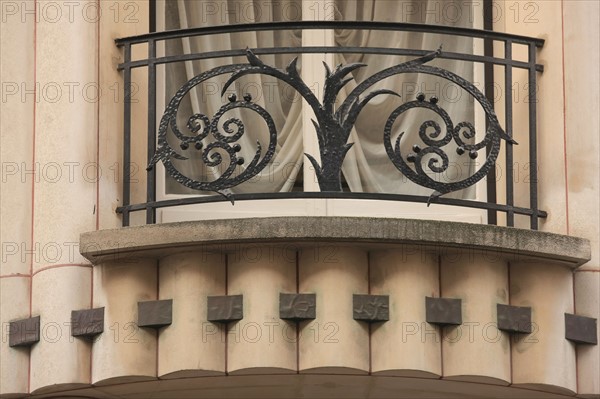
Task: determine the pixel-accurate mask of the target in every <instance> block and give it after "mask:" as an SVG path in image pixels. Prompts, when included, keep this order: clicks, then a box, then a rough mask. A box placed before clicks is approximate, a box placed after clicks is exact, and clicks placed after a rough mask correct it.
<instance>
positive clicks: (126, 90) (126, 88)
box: [122, 43, 131, 227]
mask: <svg viewBox="0 0 600 399" xmlns="http://www.w3.org/2000/svg"><path fill="white" fill-rule="evenodd" d="M123 57H124V60H123V61H124V64H125V67H124V69H123V105H124V109H123V206H124V207H125V208H124V210H123V219H122V225H123V227H125V226H129V210H128V209H127V208H126V207H127V206H128V205H130V204H131V181H130V180H131V68H130V67H129V63H130V62H131V43H126V44H125V45H124V50H123Z"/></svg>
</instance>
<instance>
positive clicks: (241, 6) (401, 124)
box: [165, 0, 474, 198]
mask: <svg viewBox="0 0 600 399" xmlns="http://www.w3.org/2000/svg"><path fill="white" fill-rule="evenodd" d="M334 4H335V7H334V10H335V18H336V19H338V20H349V21H353V20H363V21H390V22H413V23H431V24H445V25H451V26H463V27H471V26H472V24H473V18H474V16H473V12H472V10H467V9H466V8H465V7H470V6H469V5H468V4H467V3H466V2H465V1H463V0H413V1H412V2H407V1H395V0H336V2H335V3H334ZM301 6H302V4H301V0H282V1H277V2H265V1H262V0H241V1H240V0H229V1H227V0H222V1H213V0H211V1H201V0H194V1H184V0H168V1H167V2H166V13H165V16H166V28H167V29H176V28H186V27H196V26H211V25H212V26H215V25H226V24H234V23H249V22H268V21H282V20H291V19H293V20H300V19H301V18H302V15H301V8H302V7H301ZM457 10H458V12H457ZM329 11H330V12H331V10H329ZM335 41H336V44H337V45H339V46H343V47H349V46H356V47H388V48H390V47H391V48H410V49H426V50H435V49H437V48H438V47H439V46H440V45H442V46H443V50H444V51H455V52H465V53H470V52H472V49H473V43H472V40H470V39H468V38H460V37H449V36H441V35H434V34H422V33H413V32H390V31H367V30H354V29H352V30H336V32H335ZM281 46H301V32H292V31H279V32H269V31H267V32H246V33H243V34H222V35H218V36H200V37H195V38H187V39H180V40H177V41H172V43H171V42H169V43H167V53H174V54H176V53H178V52H179V53H182V52H183V53H189V52H206V51H212V50H223V49H226V48H234V49H243V48H245V47H249V48H264V47H281ZM293 56H294V55H290V54H285V55H274V56H273V55H272V56H261V57H260V58H261V59H262V60H263V61H264V62H265V63H267V64H269V65H275V66H277V67H279V68H282V67H284V66H285V65H287V63H288V62H289V61H290V60H291V58H292V57H293ZM412 58H415V57H401V56H381V55H370V54H363V55H360V54H336V63H349V62H362V63H365V64H367V66H366V67H364V68H361V69H358V70H356V71H355V72H354V77H355V80H354V81H353V82H350V83H349V84H348V85H347V87H346V88H345V92H343V93H341V96H342V97H343V95H344V93H346V94H347V93H349V92H350V91H351V90H352V89H353V88H354V87H355V86H356V83H360V82H361V81H362V80H364V79H365V78H367V77H369V76H370V75H372V74H374V73H376V72H378V71H380V70H382V69H384V68H387V67H390V66H393V65H396V64H398V63H401V62H404V61H408V60H410V59H412ZM244 62H246V60H245V59H244V58H242V57H240V58H237V57H236V58H235V59H234V58H231V57H230V58H219V59H213V60H202V61H195V62H187V63H185V65H183V64H182V63H178V64H170V65H169V66H168V67H167V68H168V69H167V90H166V93H167V97H168V98H170V96H172V95H173V94H174V92H175V91H176V90H177V89H178V88H179V87H180V86H181V85H183V84H184V83H185V82H186V81H187V80H189V79H191V78H192V77H193V76H195V75H197V74H199V73H201V72H203V71H207V70H209V69H211V68H214V67H216V66H219V65H226V64H231V63H244ZM431 64H432V65H436V66H440V67H442V68H446V69H449V70H451V71H453V72H455V73H457V74H458V75H460V76H462V77H464V78H465V79H467V80H470V81H472V80H473V68H472V64H471V63H468V62H458V61H449V60H434V61H433V62H432V63H431ZM299 65H301V62H300V63H299ZM319 67H320V66H319ZM228 77H229V76H227V75H223V76H222V77H221V78H220V79H212V80H211V83H210V84H208V83H207V84H206V85H203V86H200V87H198V88H197V89H196V90H194V91H192V92H191V93H190V95H189V96H187V97H188V98H186V99H185V101H184V102H183V103H182V106H181V109H180V111H179V114H180V115H182V116H183V118H182V119H181V120H180V121H179V125H180V126H185V122H186V120H187V119H186V118H187V117H189V116H190V115H192V114H193V113H197V112H202V113H203V114H206V115H208V116H209V117H210V116H212V115H213V114H214V113H215V112H216V111H217V110H218V109H219V107H221V105H223V104H224V103H225V102H226V101H227V98H226V97H227V96H224V97H221V96H220V91H221V90H220V89H221V88H222V84H223V83H224V82H225V81H226V80H227V78H228ZM237 88H238V89H239V90H238V92H239V93H240V94H241V92H243V91H248V92H250V93H251V94H253V97H254V99H253V100H254V101H255V102H256V103H258V104H260V105H261V106H263V107H265V108H266V109H267V111H268V112H269V113H270V114H271V116H272V117H273V119H274V121H275V124H276V126H277V128H278V132H279V133H278V148H277V152H276V156H275V158H274V161H273V163H272V165H271V167H269V168H267V169H266V170H265V171H263V173H261V174H260V175H259V176H257V177H256V178H254V179H252V180H251V181H249V182H247V183H244V184H242V185H240V186H238V187H236V188H234V189H233V190H232V191H233V192H238V193H239V192H274V191H290V190H291V189H292V188H293V186H294V181H295V179H296V178H297V177H300V176H301V174H298V173H297V172H298V171H299V170H300V165H302V163H303V161H304V159H303V158H304V155H303V152H304V151H303V148H302V131H301V129H302V128H305V129H314V128H313V126H304V127H303V126H302V124H301V120H302V118H301V108H302V107H301V101H300V97H299V96H297V95H294V92H293V91H292V90H291V88H289V87H287V86H286V85H285V84H282V83H280V82H278V81H277V80H275V79H273V78H270V77H268V76H262V75H250V76H247V77H244V78H242V79H240V81H239V84H238V86H237ZM377 88H386V89H391V90H394V91H396V92H397V93H399V94H401V96H402V98H400V99H398V98H397V97H393V96H387V95H386V96H379V97H376V98H374V99H373V100H371V102H370V103H369V104H368V105H367V106H366V107H365V108H364V109H363V111H362V112H361V114H360V117H359V118H358V120H357V123H356V125H355V128H354V129H353V131H352V133H351V136H350V139H349V141H350V142H353V143H354V146H353V148H352V149H351V150H350V152H349V153H348V155H347V157H346V160H345V162H344V165H343V174H344V178H345V180H346V182H347V184H348V186H349V188H350V190H351V191H355V192H360V191H364V192H386V193H404V194H415V195H429V194H430V193H431V191H432V190H431V189H429V188H425V187H420V186H417V185H415V184H414V183H412V182H410V181H409V180H408V179H406V178H405V177H404V176H402V174H401V173H400V172H399V171H398V170H396V168H395V167H394V166H393V164H392V163H391V161H390V160H389V159H388V157H387V155H386V154H385V149H384V146H383V127H384V125H385V121H386V120H387V117H388V116H389V115H390V114H391V113H392V111H393V110H394V109H395V108H396V107H398V106H399V105H400V104H402V103H403V102H406V101H412V100H414V97H415V96H416V93H417V92H424V93H425V94H426V95H427V98H429V97H431V96H434V95H435V96H437V97H439V99H440V102H439V104H440V105H441V106H443V107H444V108H445V109H446V111H448V113H449V114H450V116H451V117H452V118H453V120H454V122H455V124H456V123H458V122H460V121H465V120H466V121H473V116H474V115H473V114H474V113H473V107H474V105H473V102H472V101H468V100H467V99H466V97H465V96H464V93H462V94H463V95H462V101H455V100H456V97H457V95H458V94H456V93H457V89H456V88H453V87H449V84H448V82H447V81H444V80H441V79H439V78H436V77H432V76H429V75H423V76H421V75H415V74H412V75H411V74H404V75H399V76H395V77H391V78H388V79H385V80H384V81H382V82H380V83H379V84H377V85H376V86H375V87H373V89H377ZM207 93H208V94H207ZM449 93H452V95H451V96H450V95H449ZM240 94H238V95H240ZM319 97H320V96H319ZM167 100H168V99H167ZM230 114H231V115H230ZM432 114H433V112H431V111H427V110H418V109H417V110H415V109H413V110H411V111H409V112H407V115H406V117H404V118H401V119H398V121H397V123H396V124H395V125H394V131H395V134H393V135H392V137H396V136H397V135H398V134H399V133H400V132H405V136H404V139H403V141H402V149H403V154H407V153H408V152H410V151H411V149H410V147H411V146H412V144H415V143H419V138H418V129H419V126H420V124H421V123H422V122H424V121H425V120H427V119H434V120H438V121H439V122H440V124H441V120H440V119H439V118H436V115H435V114H433V115H432ZM228 116H232V117H233V116H235V117H238V118H240V119H242V120H243V121H244V124H245V125H246V127H247V129H246V134H245V135H244V137H242V139H240V141H239V143H240V144H241V146H242V148H243V150H242V156H244V158H245V159H246V160H249V159H251V158H252V156H253V154H254V149H255V147H256V140H260V141H261V143H262V144H263V147H265V146H266V144H267V142H268V135H267V129H266V128H265V127H264V126H265V125H264V124H263V123H262V122H261V119H260V118H256V117H255V116H254V115H252V114H251V112H248V113H244V114H242V113H240V112H233V111H232V112H230V113H229V114H228ZM256 126H261V127H262V128H261V129H258V130H257V129H256V128H255V127H256ZM441 126H442V129H443V133H442V134H444V133H445V129H444V125H443V124H441ZM315 137H316V136H315ZM448 147H449V149H448V150H447V151H446V152H447V153H448V155H449V158H450V162H451V165H452V168H451V170H449V171H448V173H446V174H443V175H437V176H433V175H432V177H434V178H436V179H445V180H446V181H456V180H462V179H464V178H465V177H467V175H468V174H469V173H470V172H471V170H472V167H473V165H472V163H471V161H470V160H469V158H468V157H464V156H463V157H460V158H459V156H458V155H457V154H456V153H455V152H454V151H453V149H452V147H451V145H448ZM244 151H245V152H244ZM185 155H186V156H191V157H196V158H195V159H196V160H198V162H184V163H181V164H178V165H177V167H178V168H179V169H180V170H181V171H182V172H184V173H185V174H186V175H188V176H195V177H196V178H202V177H204V178H205V179H208V180H213V179H214V177H215V176H216V175H218V173H219V172H218V171H213V170H211V169H210V168H206V167H203V166H202V162H200V160H199V152H196V153H195V154H194V151H193V150H187V152H186V154H185ZM306 164H308V163H306ZM211 176H212V177H211ZM167 192H169V193H189V192H191V191H190V190H187V189H186V188H185V187H183V186H181V185H179V184H178V183H176V182H174V181H172V180H170V181H169V180H168V181H167ZM470 195H472V190H467V191H463V192H459V193H454V194H451V195H448V196H454V197H459V198H462V197H469V196H470Z"/></svg>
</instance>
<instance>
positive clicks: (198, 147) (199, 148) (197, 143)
mask: <svg viewBox="0 0 600 399" xmlns="http://www.w3.org/2000/svg"><path fill="white" fill-rule="evenodd" d="M194 147H196V149H197V150H198V151H200V150H201V149H202V142H200V141H196V144H194Z"/></svg>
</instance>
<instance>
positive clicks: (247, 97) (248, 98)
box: [244, 93, 252, 102]
mask: <svg viewBox="0 0 600 399" xmlns="http://www.w3.org/2000/svg"><path fill="white" fill-rule="evenodd" d="M244 100H246V101H248V102H250V101H252V95H251V94H250V93H246V94H244Z"/></svg>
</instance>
